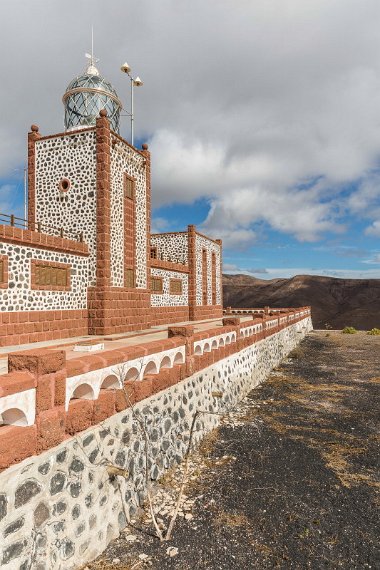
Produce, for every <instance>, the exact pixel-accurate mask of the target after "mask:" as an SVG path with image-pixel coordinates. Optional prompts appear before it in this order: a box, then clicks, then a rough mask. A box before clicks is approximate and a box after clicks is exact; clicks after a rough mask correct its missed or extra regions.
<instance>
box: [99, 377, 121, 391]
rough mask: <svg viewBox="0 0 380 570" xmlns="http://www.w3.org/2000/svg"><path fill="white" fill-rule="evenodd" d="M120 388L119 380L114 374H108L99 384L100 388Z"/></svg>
mask: <svg viewBox="0 0 380 570" xmlns="http://www.w3.org/2000/svg"><path fill="white" fill-rule="evenodd" d="M117 388H120V382H119V380H118V378H117V376H115V374H108V376H106V377H105V378H104V379H103V380H102V383H101V385H100V389H101V390H112V389H117Z"/></svg>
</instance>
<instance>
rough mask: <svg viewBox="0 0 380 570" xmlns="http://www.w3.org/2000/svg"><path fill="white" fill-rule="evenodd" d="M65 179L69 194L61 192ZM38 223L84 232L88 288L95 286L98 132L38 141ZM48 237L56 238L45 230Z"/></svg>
mask: <svg viewBox="0 0 380 570" xmlns="http://www.w3.org/2000/svg"><path fill="white" fill-rule="evenodd" d="M63 178H66V179H67V180H69V181H70V187H69V189H68V190H67V192H65V193H62V192H60V191H59V185H60V182H61V180H62V179H63ZM36 221H37V222H42V223H43V224H46V225H47V226H53V227H54V228H64V229H65V230H66V231H69V232H74V233H80V232H83V237H84V241H85V242H86V243H87V244H88V248H89V251H90V259H89V277H88V284H89V285H95V282H96V278H95V276H96V144H95V131H94V129H90V130H88V131H83V132H80V133H75V132H74V133H66V134H65V136H53V137H49V138H46V139H45V138H42V139H41V140H37V141H36ZM43 231H44V232H45V233H51V234H52V235H57V233H56V232H54V231H53V230H49V229H48V228H46V227H44V228H43Z"/></svg>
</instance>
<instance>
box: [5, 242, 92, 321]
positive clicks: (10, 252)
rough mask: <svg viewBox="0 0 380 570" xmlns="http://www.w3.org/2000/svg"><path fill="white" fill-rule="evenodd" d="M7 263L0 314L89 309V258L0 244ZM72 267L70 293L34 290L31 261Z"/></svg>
mask: <svg viewBox="0 0 380 570" xmlns="http://www.w3.org/2000/svg"><path fill="white" fill-rule="evenodd" d="M0 255H4V256H6V257H7V259H8V287H7V288H6V289H2V288H0V311H59V310H61V311H62V310H78V309H86V308H87V285H88V257H87V256H83V255H73V254H68V253H63V252H62V253H60V252H56V251H49V250H46V249H39V248H37V247H28V246H24V245H17V244H12V243H6V242H1V241H0ZM32 259H35V260H38V261H48V262H51V263H63V264H66V265H69V266H70V290H69V291H48V290H38V289H32V288H31V261H32Z"/></svg>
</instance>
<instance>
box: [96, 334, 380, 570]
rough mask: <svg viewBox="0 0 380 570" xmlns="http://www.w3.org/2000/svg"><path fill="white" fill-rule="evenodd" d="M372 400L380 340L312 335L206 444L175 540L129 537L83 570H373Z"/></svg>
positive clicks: (378, 556)
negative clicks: (172, 552)
mask: <svg viewBox="0 0 380 570" xmlns="http://www.w3.org/2000/svg"><path fill="white" fill-rule="evenodd" d="M379 392H380V337H371V336H367V335H365V334H364V333H359V334H357V335H343V334H341V333H326V332H314V333H311V334H310V335H309V336H308V337H307V338H306V339H305V340H304V341H303V342H302V344H301V345H300V346H299V347H298V348H297V349H296V350H295V351H293V353H292V354H291V355H290V358H289V359H287V360H286V361H285V362H284V363H283V364H282V365H281V366H280V367H279V368H278V369H277V370H275V371H273V373H272V375H271V376H270V378H269V379H268V380H267V381H266V382H265V383H264V384H263V385H262V386H261V387H259V388H257V389H255V390H253V391H252V392H251V393H250V394H249V396H248V398H247V399H246V401H245V402H244V405H243V406H242V408H241V410H240V412H239V415H238V417H237V418H236V415H235V420H234V421H230V420H229V419H228V418H227V422H226V424H227V425H224V426H222V427H221V428H220V429H219V430H218V432H217V433H215V434H214V435H213V437H211V438H209V440H208V442H209V444H207V440H206V444H205V445H203V449H202V450H201V451H202V453H203V456H204V461H205V465H206V468H204V469H203V470H201V472H200V473H199V474H198V476H197V477H196V479H194V480H193V481H192V482H191V485H190V487H189V489H188V490H187V495H188V496H190V497H191V496H192V497H194V498H196V502H195V504H194V508H193V511H192V514H193V518H192V519H191V520H184V518H181V519H180V520H179V521H178V524H177V526H176V529H175V532H174V536H173V540H172V541H170V542H169V543H163V544H160V543H159V542H158V540H157V539H155V538H153V537H151V536H149V535H147V534H146V533H141V532H139V531H137V530H136V529H133V531H127V532H133V533H134V535H135V536H136V542H134V543H133V545H132V546H131V545H130V544H129V543H128V542H127V541H126V540H125V538H124V537H123V535H122V536H121V537H120V538H119V539H118V540H116V541H115V542H113V543H112V544H111V545H110V546H109V548H108V549H107V551H106V552H105V554H104V555H103V556H102V557H101V558H100V559H99V560H98V561H96V562H95V563H92V564H89V565H88V568H91V569H100V568H104V569H111V568H115V569H116V568H119V569H121V568H125V569H127V568H133V569H138V568H145V567H150V568H153V569H157V570H158V569H159V570H164V569H169V568H170V569H176V570H187V569H197V570H198V569H199V570H200V569H218V570H219V569H220V570H222V569H223V570H224V569H226V570H227V569H228V570H230V569H243V568H244V569H245V568H249V569H260V570H262V569H267V568H284V569H286V568H300V569H301V568H312V569H313V570H314V569H319V568H331V569H332V568H334V569H335V568H344V569H345V570H346V569H363V568H380V553H379V549H378V543H379V528H380V521H379V518H378V512H379V504H380V501H379V490H380V477H379V426H378V415H379V413H378V410H379V400H380V398H379ZM216 435H217V437H216ZM223 456H224V457H225V458H227V459H225V460H224V461H223V460H220V459H221V458H223ZM169 546H175V547H176V548H178V554H177V555H176V556H175V557H170V556H168V554H167V548H168V547H169ZM141 554H144V555H147V558H145V560H144V559H141V558H139V556H140V555H141ZM143 558H144V557H143Z"/></svg>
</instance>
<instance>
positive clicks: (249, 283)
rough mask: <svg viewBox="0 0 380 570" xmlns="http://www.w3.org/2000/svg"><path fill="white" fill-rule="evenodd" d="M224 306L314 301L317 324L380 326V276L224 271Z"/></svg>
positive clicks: (296, 304) (272, 304) (317, 326)
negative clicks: (252, 274)
mask: <svg viewBox="0 0 380 570" xmlns="http://www.w3.org/2000/svg"><path fill="white" fill-rule="evenodd" d="M223 294H224V303H223V304H224V307H241V308H242V307H264V306H270V307H274V308H279V307H301V306H303V305H311V308H312V317H313V324H314V328H325V326H326V323H327V324H328V325H330V326H331V327H332V328H334V329H341V328H343V327H345V326H353V327H355V328H357V329H364V330H368V329H371V328H373V327H377V328H380V279H335V278H333V277H319V276H314V275H296V276H295V277H292V278H291V279H271V280H263V279H256V278H255V277H249V276H248V275H223Z"/></svg>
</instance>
